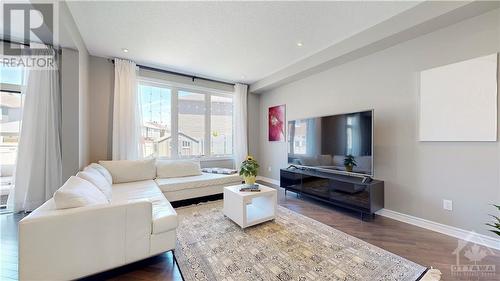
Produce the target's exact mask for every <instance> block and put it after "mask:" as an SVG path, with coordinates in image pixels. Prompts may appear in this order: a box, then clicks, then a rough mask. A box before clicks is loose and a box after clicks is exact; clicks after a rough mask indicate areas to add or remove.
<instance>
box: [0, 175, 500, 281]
mask: <svg viewBox="0 0 500 281" xmlns="http://www.w3.org/2000/svg"><path fill="white" fill-rule="evenodd" d="M268 185H269V184H268ZM270 186H273V185H270ZM274 187H276V186H274ZM278 194H279V195H278V201H279V204H280V205H281V206H284V207H286V208H289V209H291V210H293V211H295V212H298V213H301V214H303V215H306V216H308V217H310V218H313V219H315V220H317V221H320V222H322V223H325V224H327V225H330V226H332V227H334V228H336V229H339V230H341V231H343V232H345V233H347V234H350V235H353V236H355V237H358V238H360V239H362V240H364V241H366V242H368V243H371V244H373V245H376V246H378V247H380V248H383V249H385V250H387V251H390V252H392V253H394V254H397V255H400V256H402V257H405V258H407V259H409V260H412V261H414V262H416V263H419V264H421V265H424V266H428V267H430V266H432V267H434V268H438V269H439V270H441V272H442V273H443V275H442V280H484V281H492V280H500V251H496V250H492V249H486V248H484V249H483V250H486V251H487V252H488V253H489V254H490V256H488V257H486V258H484V259H482V261H481V262H480V263H481V264H492V265H495V266H496V270H497V273H496V274H495V275H493V276H488V277H481V278H477V277H460V276H453V275H452V273H451V266H452V265H455V264H456V256H455V255H454V254H453V251H454V250H455V248H456V247H457V243H458V241H457V239H456V238H453V237H450V236H446V235H443V234H440V233H437V232H433V231H430V230H426V229H423V228H419V227H416V226H412V225H409V224H406V223H402V222H399V221H395V220H392V219H389V218H385V217H380V216H377V217H376V218H375V220H373V221H361V220H360V219H359V214H357V213H354V212H351V211H347V210H344V209H339V208H335V207H332V206H330V205H326V204H323V203H320V202H318V201H315V200H312V199H308V198H297V197H296V195H295V194H294V193H291V192H289V193H287V196H286V198H285V196H284V191H283V189H281V188H280V189H279V192H278ZM22 217H23V216H22V215H20V214H7V215H0V220H1V230H0V232H1V239H2V241H1V245H0V252H1V256H0V261H1V268H0V279H1V280H17V222H18V221H19V220H20V219H21V218H22ZM491 254H493V255H491ZM460 260H461V261H462V263H464V264H467V263H470V262H469V260H468V259H467V258H466V257H464V253H462V254H461V255H460ZM84 280H182V275H181V272H180V271H179V268H178V267H177V265H176V263H175V261H174V259H173V256H172V254H171V252H168V253H164V254H161V255H158V256H155V257H152V258H149V259H146V260H143V261H140V262H136V263H134V264H131V265H127V266H123V267H120V268H118V269H114V270H110V271H107V272H104V273H101V274H97V275H93V276H90V277H88V278H85V279H84Z"/></svg>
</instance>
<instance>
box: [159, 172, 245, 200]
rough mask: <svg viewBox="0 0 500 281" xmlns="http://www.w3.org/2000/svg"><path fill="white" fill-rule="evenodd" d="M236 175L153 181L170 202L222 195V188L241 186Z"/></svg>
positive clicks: (207, 175)
mask: <svg viewBox="0 0 500 281" xmlns="http://www.w3.org/2000/svg"><path fill="white" fill-rule="evenodd" d="M241 180H242V179H241V176H239V175H238V174H232V175H225V174H212V173H201V174H200V175H194V176H185V177H173V178H157V179H156V180H155V181H156V183H157V184H158V186H159V188H160V189H161V191H162V192H163V194H164V195H165V197H166V198H167V199H168V200H169V201H170V202H175V201H179V200H184V199H191V198H197V197H203V196H209V195H214V194H221V193H223V190H224V186H230V185H236V184H241Z"/></svg>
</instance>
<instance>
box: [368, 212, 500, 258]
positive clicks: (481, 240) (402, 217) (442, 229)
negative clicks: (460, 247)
mask: <svg viewBox="0 0 500 281" xmlns="http://www.w3.org/2000/svg"><path fill="white" fill-rule="evenodd" d="M376 214H377V215H380V216H383V217H387V218H390V219H393V220H397V221H400V222H404V223H408V224H411V225H415V226H418V227H421V228H425V229H428V230H432V231H435V232H439V233H442V234H445V235H448V236H451V237H455V238H458V239H462V240H465V241H468V242H472V243H475V244H478V245H483V246H486V247H489V248H492V249H497V250H500V239H498V238H493V237H490V236H486V235H484V234H479V233H476V232H474V231H469V230H465V229H461V228H457V227H453V226H449V225H446V224H441V223H437V222H434V221H430V220H426V219H422V218H418V217H414V216H410V215H407V214H403V213H399V212H396V211H392V210H389V209H381V210H379V211H377V212H376Z"/></svg>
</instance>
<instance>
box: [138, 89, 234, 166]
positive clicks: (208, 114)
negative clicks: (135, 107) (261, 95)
mask: <svg viewBox="0 0 500 281" xmlns="http://www.w3.org/2000/svg"><path fill="white" fill-rule="evenodd" d="M138 89H139V101H140V103H141V108H142V120H143V124H142V139H141V141H142V143H143V145H144V151H143V156H144V157H149V156H154V157H164V158H188V157H221V156H231V155H232V153H233V98H232V96H231V95H230V94H223V93H212V92H206V91H199V90H195V89H189V88H184V87H183V88H177V87H172V86H168V85H165V84H160V83H156V82H149V81H140V82H139V85H138Z"/></svg>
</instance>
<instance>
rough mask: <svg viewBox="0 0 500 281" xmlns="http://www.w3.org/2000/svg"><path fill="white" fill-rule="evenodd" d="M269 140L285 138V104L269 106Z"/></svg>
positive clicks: (282, 139)
mask: <svg viewBox="0 0 500 281" xmlns="http://www.w3.org/2000/svg"><path fill="white" fill-rule="evenodd" d="M268 119H269V120H268V122H269V141H284V140H285V105H284V104H283V105H278V106H273V107H270V108H269V115H268Z"/></svg>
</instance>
